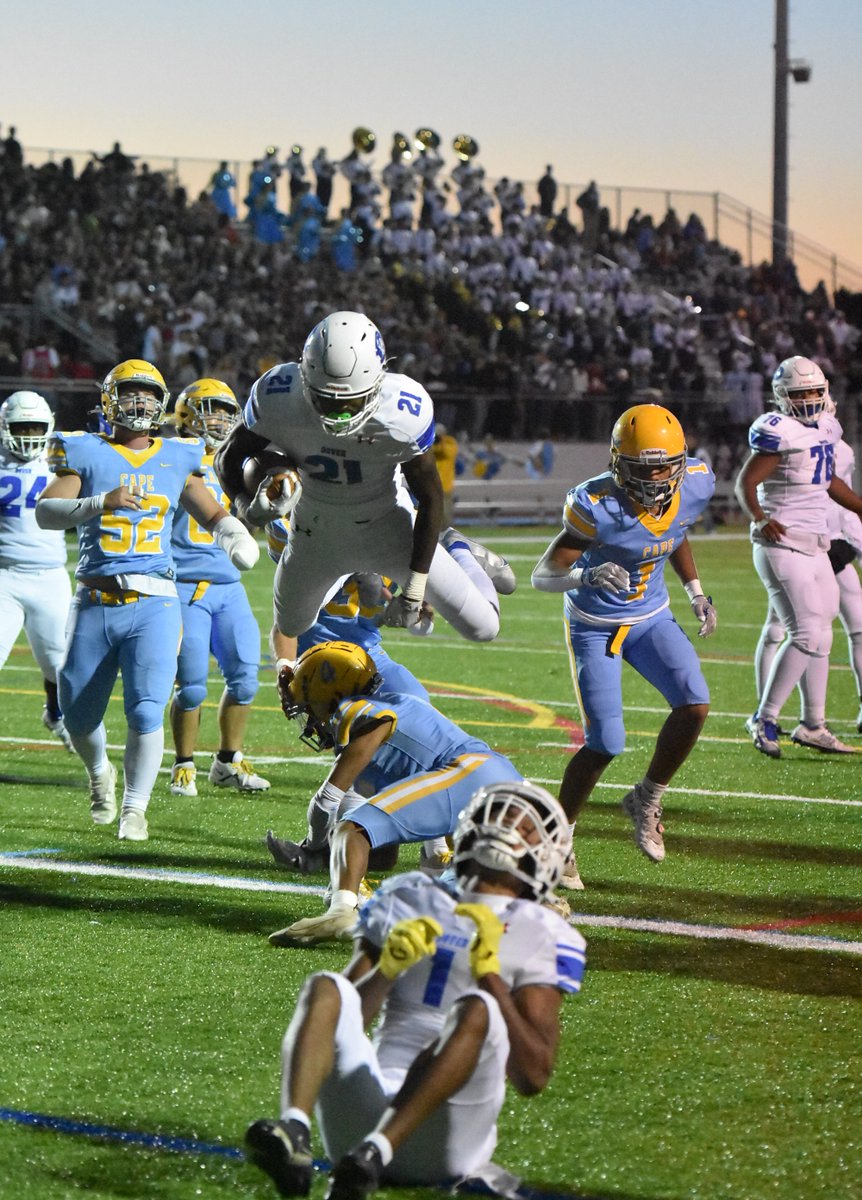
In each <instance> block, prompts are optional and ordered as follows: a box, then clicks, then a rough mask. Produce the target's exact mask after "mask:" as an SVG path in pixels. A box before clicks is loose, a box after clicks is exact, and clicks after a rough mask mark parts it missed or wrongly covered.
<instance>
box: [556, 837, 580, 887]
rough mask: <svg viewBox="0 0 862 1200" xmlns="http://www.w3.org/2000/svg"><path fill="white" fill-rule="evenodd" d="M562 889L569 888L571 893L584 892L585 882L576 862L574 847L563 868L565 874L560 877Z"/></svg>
mask: <svg viewBox="0 0 862 1200" xmlns="http://www.w3.org/2000/svg"><path fill="white" fill-rule="evenodd" d="M560 887H564V888H568V889H569V891H570V892H582V891H583V890H584V881H583V879H581V873H580V871H579V870H578V864H577V862H576V861H575V848H574V846H572V848H571V850H570V851H569V853H568V855H567V856H566V863H565V866H564V867H563V873H562V875H561V876H560Z"/></svg>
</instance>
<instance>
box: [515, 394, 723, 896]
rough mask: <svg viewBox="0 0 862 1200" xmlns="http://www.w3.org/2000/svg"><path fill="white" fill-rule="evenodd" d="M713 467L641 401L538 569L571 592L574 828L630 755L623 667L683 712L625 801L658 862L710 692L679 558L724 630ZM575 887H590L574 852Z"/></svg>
mask: <svg viewBox="0 0 862 1200" xmlns="http://www.w3.org/2000/svg"><path fill="white" fill-rule="evenodd" d="M714 487H715V477H714V475H713V473H712V471H711V470H710V468H709V467H708V466H707V465H706V464H705V463H703V462H701V461H700V460H699V459H696V458H689V457H688V456H687V453H686V446H685V436H684V434H683V431H682V426H681V425H680V423H679V421H678V420H677V419H676V417H675V416H674V415H673V413H671V412H668V410H667V409H666V408H662V407H661V406H660V405H657V404H638V405H635V406H634V408H629V409H627V410H626V412H624V413H623V415H622V416H621V417H620V418H619V420H618V421H617V423H616V424H615V425H614V429H613V434H612V436H611V469H610V471H606V472H605V473H604V474H602V475H599V476H597V477H596V478H594V479H589V480H587V481H586V483H582V484H579V485H578V486H577V487H575V488H572V490H571V491H570V492H569V494H568V496H567V497H566V504H565V508H564V510H563V532H562V533H560V534H558V535H557V537H556V538H555V539H554V541H553V542H551V544H550V546H549V547H548V549H547V550H546V551H545V553H544V555H543V556H542V558H541V559H540V560H539V562H538V563H537V565H536V567H535V569H534V571H533V587H535V588H538V589H539V590H540V591H547V592H565V593H566V599H565V615H566V622H567V625H568V632H569V644H570V661H571V666H572V675H573V679H574V683H575V692H576V695H577V698H578V703H579V704H580V708H581V714H582V718H583V723H584V731H585V739H584V745H583V747H582V748H581V749H580V750H579V751H578V752H577V754H575V756H574V757H573V758H572V759H571V760H570V761H569V763H568V765H567V767H566V770H565V773H564V775H563V781H562V786H561V789H560V800H561V801H562V805H563V808H564V809H565V810H566V813H567V814H568V817H569V820H570V821H572V822H573V823H574V822H575V820H576V819H577V816H578V814H579V813H580V811H581V809H582V808H583V806H584V804H585V803H586V801H587V797H588V796H589V795H590V793H591V792H592V790H593V788H594V787H595V785H596V783H597V782H598V780H599V778H600V777H601V775H602V772H603V771H604V770H605V769H606V767H607V766H608V764H609V763H610V762H611V761H612V759H613V758H614V757H615V756H616V755H617V754H620V753H622V751H623V749H624V748H625V728H624V726H623V699H622V687H621V681H622V664H623V662H627V663H629V664H630V665H631V666H633V667H634V669H635V670H636V671H637V672H638V674H639V675H642V676H643V677H644V679H646V680H647V681H648V682H649V683H651V684H652V685H653V687H655V688H656V689H657V690H658V691H659V692H661V694H662V695H663V696H664V698H665V699H666V700H667V702H668V704H669V705H670V707H671V712H670V714H669V715H668V717H667V719H666V720H665V723H664V725H663V726H662V728H661V730H660V731H659V735H658V741H657V742H656V747H655V751H654V753H653V756H652V759H651V761H650V763H649V766H648V767H647V771H646V774H645V775H644V777H643V778H642V779H641V780H640V782H639V783H637V784H635V786H634V788H632V790H631V791H630V792H629V793H628V794H627V795H626V796H625V797H624V798H623V801H622V806H623V809H624V811H625V812H626V813H628V815H629V816H630V817H631V819H632V821H633V822H634V839H635V843H636V844H637V846H638V847H639V849H641V850H642V851H643V852H644V854H646V855H647V857H648V858H651V859H652V860H653V862H661V861H662V859H663V858H664V855H665V849H664V837H663V834H664V826H663V825H662V797H663V796H664V793H665V791H666V790H667V786H668V784H669V783H670V781H671V779H672V778H673V776H674V775H675V774H676V772H677V771H678V770H679V768H680V767H681V766H682V764H683V763H684V762H685V760H686V758H687V757H688V755H689V753H690V752H691V750H692V748H693V747H694V744H695V742H696V741H697V739H698V736H699V734H700V731H701V729H702V728H703V723H704V721H705V720H706V716H707V712H708V711H709V689H708V688H707V686H706V680H705V679H704V677H703V672H702V671H701V669H700V661H699V659H698V656H697V653H696V651H695V649H694V646H693V645H692V644H691V642H690V641H689V639H688V637H687V636H686V634H685V633H684V632H683V630H682V628H681V626H679V625H678V624H677V623H676V621H675V620H674V617H673V614H672V613H671V611H670V607H669V605H670V599H669V597H668V591H667V586H666V584H665V579H664V568H665V564H666V563H667V562H670V564H671V566H672V567H673V569H674V571H675V572H676V574H677V575H678V576H679V579H680V582H681V583H682V585H683V587H684V588H685V591H686V594H687V595H688V598H689V601H690V603H691V607H692V610H693V611H694V614H695V616H696V617H697V619H698V622H699V623H700V629H699V631H698V632H699V636H700V637H709V635H710V634H711V633H712V632H713V630H714V629H715V626H716V614H715V609H714V607H713V605H712V600H711V599H710V598H709V597H708V596H706V595H704V592H703V588H702V587H701V584H700V580H699V579H698V577H697V569H696V567H695V563H694V555H693V554H692V551H691V547H690V545H689V542H688V531H689V529H691V528H692V526H693V525H694V523H695V521H696V520H697V518H698V516H699V515H700V514H701V512H703V510H704V508H705V507H706V505H707V504H708V503H709V500H710V498H711V496H712V493H713V490H714ZM563 883H564V885H565V886H567V887H571V888H582V887H583V883H582V882H581V878H580V875H579V873H578V869H577V866H576V864H575V861H574V855H573V856H572V860H571V862H570V863H569V864H568V867H567V870H566V873H565V875H564V877H563Z"/></svg>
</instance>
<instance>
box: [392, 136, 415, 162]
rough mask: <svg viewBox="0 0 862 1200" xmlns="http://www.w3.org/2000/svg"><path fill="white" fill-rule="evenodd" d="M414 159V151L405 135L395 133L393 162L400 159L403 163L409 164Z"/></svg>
mask: <svg viewBox="0 0 862 1200" xmlns="http://www.w3.org/2000/svg"><path fill="white" fill-rule="evenodd" d="M412 157H413V151H412V150H411V148H410V142H409V141H408V140H407V138H406V137H405V136H404V134H403V133H393V135H392V161H393V162H395V161H396V160H398V159H400V160H401V161H402V162H408V161H409V160H410V159H411V158H412Z"/></svg>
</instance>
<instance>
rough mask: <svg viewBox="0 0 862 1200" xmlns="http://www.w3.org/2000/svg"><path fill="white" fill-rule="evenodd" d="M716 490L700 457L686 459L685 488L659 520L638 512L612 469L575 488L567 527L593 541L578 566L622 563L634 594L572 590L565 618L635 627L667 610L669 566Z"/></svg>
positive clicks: (566, 516) (569, 499)
mask: <svg viewBox="0 0 862 1200" xmlns="http://www.w3.org/2000/svg"><path fill="white" fill-rule="evenodd" d="M714 490H715V476H714V475H713V473H712V471H711V470H710V468H709V467H708V466H707V465H706V463H703V462H701V461H700V460H699V459H696V458H689V459H687V460H686V470H685V475H684V477H683V480H682V484H681V486H680V488H679V490H678V491H677V492H676V493H675V494H674V496H673V498H672V500H671V502H670V504H669V506H668V508H667V511H666V512H664V513H663V514H662V515H661V516H659V517H654V516H651V515H650V514H649V513H648V512H646V511H644V510H643V509H639V507H638V506H637V505H635V504H634V503H633V502H632V500H631V499H630V498H629V497H628V496H627V495H626V493H625V492H624V491H623V490H622V488H620V487H618V486H617V484H616V483H615V482H614V479H613V476H612V475H611V473H610V472H609V471H606V472H605V473H604V474H603V475H598V476H596V478H595V479H588V480H587V481H586V483H581V484H578V486H577V487H574V488H572V490H571V491H570V492H569V494H568V496H567V497H566V505H565V509H564V510H563V524H564V526H565V528H566V530H567V531H568V532H569V533H571V534H572V535H573V536H574V537H576V538H579V539H580V540H581V541H586V542H589V543H590V545H589V547H588V549H587V550H586V551H585V552H584V554H583V556H582V557H581V558H580V559H579V561H578V566H582V567H595V566H599V565H600V564H601V563H606V562H614V563H618V564H619V565H620V566H621V567H625V569H626V570H627V571H628V573H629V579H630V580H631V590H630V591H628V592H623V593H621V594H620V595H617V596H615V595H613V594H612V593H611V592H609V591H607V590H606V589H604V588H573V589H572V590H571V591H568V592H566V602H565V612H566V617H567V618H568V619H569V620H571V621H580V622H583V623H584V624H587V625H600V626H606V627H611V626H618V625H635V624H637V623H639V622H640V621H645V620H646V619H647V618H648V617H652V616H655V614H656V613H658V612H661V610H662V609H663V608H667V606H668V604H669V600H668V594H667V586H666V584H665V579H664V567H665V563H666V562H667V560H668V558H669V556H670V555H671V554H672V553H673V551H674V550H675V549H677V548H678V547H679V546H681V545H682V543H683V542H684V541H685V538H686V536H687V535H688V533H689V532H690V530H691V529H692V527H693V526H694V523H695V521H696V520H697V518H698V517H699V516H700V514H701V513H702V512H703V510H704V509H705V508H706V506H707V504H708V503H709V501H710V499H711V497H712V494H713V491H714Z"/></svg>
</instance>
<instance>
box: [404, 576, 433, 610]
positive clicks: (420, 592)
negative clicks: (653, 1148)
mask: <svg viewBox="0 0 862 1200" xmlns="http://www.w3.org/2000/svg"><path fill="white" fill-rule="evenodd" d="M427 583H428V575H427V574H425V575H423V574H422V572H421V571H411V572H410V574H409V576H408V578H407V583H406V584H405V585H404V591H403V593H402V595H403V596H404V599H405V600H410V601H412V602H413V603H414V604H421V603H422V601H423V600H424V599H425V586H426V584H427Z"/></svg>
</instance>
